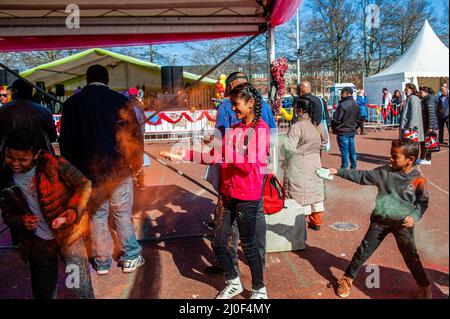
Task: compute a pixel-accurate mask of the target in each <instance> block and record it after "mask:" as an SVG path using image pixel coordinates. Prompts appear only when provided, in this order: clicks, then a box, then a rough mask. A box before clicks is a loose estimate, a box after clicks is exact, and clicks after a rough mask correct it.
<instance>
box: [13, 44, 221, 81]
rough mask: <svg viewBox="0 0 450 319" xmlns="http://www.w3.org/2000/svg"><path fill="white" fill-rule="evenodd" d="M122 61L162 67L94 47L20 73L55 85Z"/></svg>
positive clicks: (186, 75)
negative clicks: (96, 68) (89, 70)
mask: <svg viewBox="0 0 450 319" xmlns="http://www.w3.org/2000/svg"><path fill="white" fill-rule="evenodd" d="M121 61H123V62H127V63H131V64H135V65H138V66H141V67H144V68H148V69H153V70H157V71H158V72H159V71H160V69H161V66H159V65H157V64H154V63H150V62H146V61H142V60H139V59H135V58H132V57H129V56H126V55H123V54H119V53H115V52H111V51H108V50H104V49H99V48H94V49H89V50H86V51H83V52H80V53H77V54H74V55H71V56H68V57H66V58H63V59H59V60H56V61H53V62H50V63H46V64H42V65H39V66H37V67H35V68H33V69H30V70H27V71H24V72H22V73H21V74H20V75H21V76H23V77H25V78H27V79H28V80H29V81H32V82H37V81H44V82H46V84H47V85H53V84H55V83H62V82H65V81H68V80H71V79H73V78H76V77H81V76H84V75H85V74H86V71H87V69H88V67H89V66H91V65H93V64H101V65H103V66H114V65H115V64H117V63H118V62H121ZM198 78H200V76H199V75H196V74H193V73H189V72H184V79H185V80H188V81H195V80H197V79H198ZM202 83H205V84H215V83H216V80H213V79H210V78H205V79H203V80H202Z"/></svg>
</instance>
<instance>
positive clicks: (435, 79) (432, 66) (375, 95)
mask: <svg viewBox="0 0 450 319" xmlns="http://www.w3.org/2000/svg"><path fill="white" fill-rule="evenodd" d="M448 59H449V54H448V48H447V47H446V46H445V44H444V43H442V41H441V40H440V39H439V37H438V36H437V35H436V33H434V31H433V29H432V28H431V26H430V24H429V23H428V21H425V23H424V25H423V27H422V30H421V31H420V32H419V34H418V35H417V38H416V39H415V40H414V42H413V44H412V45H411V47H410V48H409V49H408V50H407V51H406V53H405V54H404V55H403V56H401V57H400V58H399V59H398V60H397V61H395V62H394V63H393V64H392V65H391V66H390V67H389V68H387V69H386V70H384V71H382V72H380V73H378V74H376V75H374V76H371V77H368V78H365V79H364V89H365V91H366V94H367V97H368V98H369V103H372V104H379V103H380V102H381V91H382V89H383V88H387V89H388V90H389V91H390V92H393V91H395V90H397V89H398V90H402V91H403V89H404V86H405V84H406V83H414V84H415V85H416V86H419V85H420V86H429V87H432V88H433V89H435V90H437V89H438V88H439V86H440V84H441V82H443V81H445V82H448V74H449V61H448Z"/></svg>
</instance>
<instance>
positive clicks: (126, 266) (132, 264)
mask: <svg viewBox="0 0 450 319" xmlns="http://www.w3.org/2000/svg"><path fill="white" fill-rule="evenodd" d="M143 264H145V259H144V257H142V256H141V255H139V256H138V257H137V258H135V259H132V260H124V261H123V262H122V272H124V273H130V272H133V271H135V270H136V269H138V268H139V267H141V266H142V265H143Z"/></svg>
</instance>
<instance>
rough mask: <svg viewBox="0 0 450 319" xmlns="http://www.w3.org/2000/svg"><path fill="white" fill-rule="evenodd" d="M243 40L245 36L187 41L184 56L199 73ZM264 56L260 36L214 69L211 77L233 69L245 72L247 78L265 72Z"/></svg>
mask: <svg viewBox="0 0 450 319" xmlns="http://www.w3.org/2000/svg"><path fill="white" fill-rule="evenodd" d="M244 41H246V38H237V39H225V40H212V41H204V42H197V43H187V44H186V48H187V51H188V52H189V53H188V54H187V56H186V58H187V60H188V61H189V62H190V64H191V65H192V66H191V67H190V69H191V70H192V71H193V72H195V73H199V74H203V73H205V72H207V71H208V70H209V69H210V68H211V67H212V66H213V65H216V64H217V63H219V62H220V61H221V60H223V59H224V58H225V57H226V56H227V55H228V54H229V53H231V52H232V51H233V50H235V49H236V48H237V47H239V46H240V45H241V44H242V43H243V42H244ZM265 56H266V51H265V43H264V40H263V36H261V37H258V38H257V39H255V40H254V41H252V42H251V43H249V44H248V45H247V46H245V47H244V48H243V49H241V51H239V52H238V53H237V54H236V55H235V56H233V57H232V58H231V59H230V60H228V61H227V62H226V63H224V64H223V65H222V67H221V68H219V69H218V70H216V71H215V72H214V73H213V74H212V75H211V77H213V78H214V77H218V76H219V75H220V74H221V73H225V74H229V73H231V72H235V71H240V72H244V73H247V75H248V76H249V78H252V76H253V75H254V74H256V73H260V72H261V73H266V69H265V68H264V67H263V65H264V62H265Z"/></svg>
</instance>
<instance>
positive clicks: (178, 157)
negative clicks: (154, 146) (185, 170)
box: [159, 148, 186, 161]
mask: <svg viewBox="0 0 450 319" xmlns="http://www.w3.org/2000/svg"><path fill="white" fill-rule="evenodd" d="M159 155H160V156H162V157H164V158H167V159H169V160H171V161H182V160H183V158H184V157H185V156H186V151H185V150H183V149H181V148H180V149H179V150H177V151H176V152H175V153H169V152H166V151H161V152H159Z"/></svg>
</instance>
